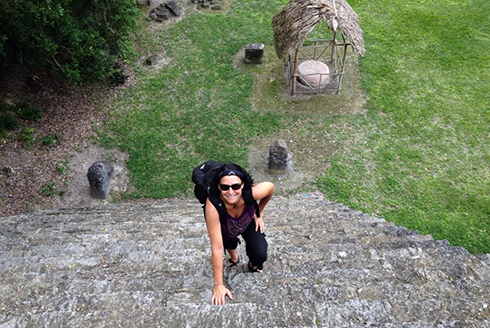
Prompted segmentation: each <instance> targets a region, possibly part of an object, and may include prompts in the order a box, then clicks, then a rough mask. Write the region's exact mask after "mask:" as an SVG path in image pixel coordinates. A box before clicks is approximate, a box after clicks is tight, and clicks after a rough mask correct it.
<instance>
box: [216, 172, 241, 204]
mask: <svg viewBox="0 0 490 328" xmlns="http://www.w3.org/2000/svg"><path fill="white" fill-rule="evenodd" d="M232 187H234V188H237V187H239V188H238V189H237V190H233V188H232ZM218 188H219V190H220V192H221V197H222V198H223V201H225V202H226V203H228V204H231V205H234V204H236V203H237V202H238V200H239V199H240V196H241V195H242V188H243V183H242V180H241V179H240V178H239V177H237V176H236V175H227V176H224V177H222V178H221V179H220V180H219V186H218ZM223 189H228V190H223Z"/></svg>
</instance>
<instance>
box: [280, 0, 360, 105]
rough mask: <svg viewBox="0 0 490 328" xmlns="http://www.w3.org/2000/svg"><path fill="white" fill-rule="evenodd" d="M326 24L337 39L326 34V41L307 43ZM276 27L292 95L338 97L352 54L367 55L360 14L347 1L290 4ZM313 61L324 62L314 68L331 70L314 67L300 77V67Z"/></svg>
mask: <svg viewBox="0 0 490 328" xmlns="http://www.w3.org/2000/svg"><path fill="white" fill-rule="evenodd" d="M322 22H323V23H324V24H325V27H326V29H327V33H328V31H330V32H331V33H332V35H333V37H331V39H328V37H327V34H325V37H326V39H325V40H323V39H320V40H318V39H317V40H307V39H306V38H307V36H308V35H309V34H310V33H311V32H312V31H313V29H314V28H315V26H316V25H318V24H320V23H322ZM272 27H273V30H274V41H275V49H276V54H277V56H278V57H279V58H280V59H282V60H283V61H284V63H285V67H286V69H287V77H288V82H289V86H290V88H291V95H294V94H324V93H335V94H338V93H339V92H340V91H341V90H342V77H343V75H344V73H345V71H344V70H345V67H346V60H347V54H348V52H349V50H353V52H355V53H357V54H360V55H361V56H364V53H365V49H364V39H363V32H362V29H361V27H360V26H359V22H358V17H357V14H356V13H355V12H354V11H353V10H352V8H351V6H350V5H349V4H348V3H347V1H345V0H290V2H289V3H288V4H287V5H285V6H284V7H283V8H282V9H281V10H280V11H279V12H278V13H277V14H276V15H275V16H274V18H273V19H272ZM320 32H321V31H320ZM320 35H321V34H320ZM309 60H311V61H314V62H315V61H316V62H320V63H311V64H313V66H315V65H316V66H322V67H324V65H326V66H327V67H328V69H327V67H325V69H324V71H323V72H315V69H316V68H317V67H310V68H308V69H304V70H303V73H302V74H299V73H298V67H299V66H300V64H301V63H302V62H305V61H309ZM321 63H323V64H324V65H323V64H321ZM305 64H307V63H305ZM308 64H310V63H308ZM305 66H306V65H305ZM305 66H303V67H302V68H305ZM310 69H313V71H311V72H310ZM305 72H308V73H307V74H305ZM309 75H311V76H310V77H309V78H306V77H308V76H309ZM317 77H318V79H319V81H318V82H319V83H317V84H315V83H313V82H312V81H315V79H316V78H317ZM307 80H310V82H311V83H313V84H314V85H312V84H310V83H309V82H308V81H307Z"/></svg>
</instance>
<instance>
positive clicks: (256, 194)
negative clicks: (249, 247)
mask: <svg viewBox="0 0 490 328" xmlns="http://www.w3.org/2000/svg"><path fill="white" fill-rule="evenodd" d="M274 189H275V186H274V184H273V183H271V182H261V183H259V184H257V185H255V186H253V187H252V195H253V198H254V199H255V200H257V201H259V211H260V218H254V220H255V231H257V230H258V229H260V232H261V233H264V216H263V215H262V211H264V208H265V205H267V203H268V202H269V200H271V198H272V195H274Z"/></svg>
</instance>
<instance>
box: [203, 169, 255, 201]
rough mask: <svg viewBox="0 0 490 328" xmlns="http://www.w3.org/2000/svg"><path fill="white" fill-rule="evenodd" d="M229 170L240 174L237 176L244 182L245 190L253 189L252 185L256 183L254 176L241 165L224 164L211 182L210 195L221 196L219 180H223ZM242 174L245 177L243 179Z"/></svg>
mask: <svg viewBox="0 0 490 328" xmlns="http://www.w3.org/2000/svg"><path fill="white" fill-rule="evenodd" d="M229 170H232V171H237V172H238V174H235V175H236V176H238V177H239V178H240V179H241V180H242V182H243V189H244V190H249V189H252V185H253V183H254V181H253V178H252V176H251V175H250V174H249V173H248V172H247V171H246V170H245V169H244V168H242V167H241V166H240V165H238V164H235V163H227V164H223V165H222V166H221V167H220V168H219V169H218V170H217V171H216V173H215V174H214V177H213V179H212V180H211V184H210V186H209V193H210V195H212V196H215V197H219V196H220V190H219V188H218V184H219V180H221V178H222V177H223V176H222V173H223V172H226V171H229ZM240 174H241V175H242V176H243V178H242V177H241V176H240Z"/></svg>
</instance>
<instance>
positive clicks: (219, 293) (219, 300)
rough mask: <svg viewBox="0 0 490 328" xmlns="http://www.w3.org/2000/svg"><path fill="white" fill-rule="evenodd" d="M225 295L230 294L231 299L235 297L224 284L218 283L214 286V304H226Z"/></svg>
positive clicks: (212, 301)
mask: <svg viewBox="0 0 490 328" xmlns="http://www.w3.org/2000/svg"><path fill="white" fill-rule="evenodd" d="M225 296H228V297H229V298H230V300H232V299H233V296H231V292H230V291H229V290H228V288H226V287H225V286H223V285H218V286H215V287H214V290H213V298H212V299H211V304H212V305H224V304H225Z"/></svg>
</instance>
